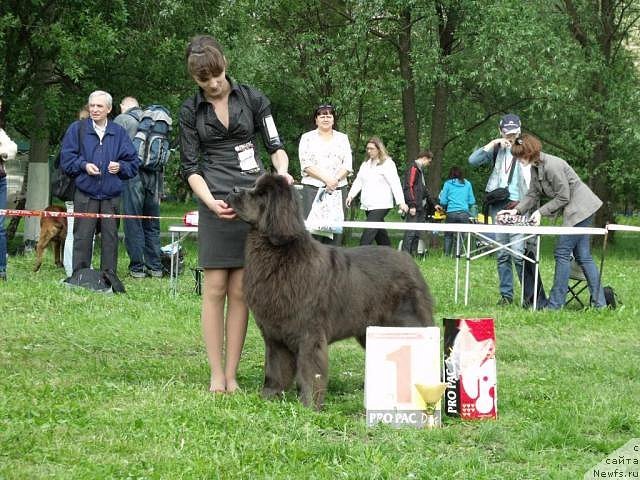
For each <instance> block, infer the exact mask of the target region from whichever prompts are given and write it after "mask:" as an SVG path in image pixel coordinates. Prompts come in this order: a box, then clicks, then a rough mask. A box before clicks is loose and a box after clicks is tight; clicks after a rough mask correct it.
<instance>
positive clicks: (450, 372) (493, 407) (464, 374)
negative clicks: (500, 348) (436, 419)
mask: <svg viewBox="0 0 640 480" xmlns="http://www.w3.org/2000/svg"><path fill="white" fill-rule="evenodd" d="M444 375H445V382H446V383H447V389H446V391H445V412H446V414H447V415H450V416H455V417H461V418H464V419H481V418H497V417H498V390H497V375H496V336H495V330H494V323H493V319H492V318H477V319H450V318H445V319H444Z"/></svg>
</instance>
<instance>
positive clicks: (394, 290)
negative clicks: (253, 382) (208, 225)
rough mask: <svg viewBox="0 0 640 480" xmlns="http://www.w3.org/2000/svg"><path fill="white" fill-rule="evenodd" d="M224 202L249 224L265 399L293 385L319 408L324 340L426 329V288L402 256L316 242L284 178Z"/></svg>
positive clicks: (429, 313)
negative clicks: (370, 331)
mask: <svg viewBox="0 0 640 480" xmlns="http://www.w3.org/2000/svg"><path fill="white" fill-rule="evenodd" d="M227 203H229V204H230V205H231V206H232V207H233V209H234V210H235V211H236V213H237V214H238V217H240V218H241V219H242V220H244V221H246V222H247V223H249V224H250V225H251V230H250V231H249V235H248V237H247V246H246V251H245V255H246V260H245V270H244V277H243V288H244V294H245V298H246V300H247V305H248V306H249V308H250V309H251V311H252V312H253V315H254V318H255V320H256V323H257V324H258V327H259V328H260V332H261V333H262V337H263V338H264V342H265V347H266V352H265V367H264V368H265V378H264V387H263V389H262V394H263V396H265V397H273V396H276V395H278V394H281V393H282V392H284V391H285V390H287V389H288V388H289V387H290V386H291V384H292V383H293V382H294V381H295V382H296V383H297V384H298V388H299V393H300V400H301V401H302V403H303V404H304V405H306V406H313V407H315V408H316V409H320V408H321V407H322V403H323V401H324V395H325V392H326V388H327V374H328V372H329V344H330V343H333V342H335V341H337V340H342V339H345V338H349V337H355V338H356V340H357V341H358V342H359V343H360V345H362V346H363V347H364V346H365V342H366V331H367V327H368V326H370V325H377V326H383V327H427V326H432V325H433V300H432V298H431V294H430V292H429V288H428V287H427V284H426V283H425V280H424V278H423V276H422V273H421V272H420V270H419V269H418V267H417V266H416V264H415V262H414V261H413V260H412V259H411V257H410V256H409V255H407V254H406V253H402V252H397V251H395V250H393V249H392V248H388V247H378V246H367V247H355V248H339V247H330V246H327V245H323V244H322V243H320V242H318V241H316V240H314V239H313V238H311V235H310V234H309V233H308V232H307V230H306V229H305V224H304V220H303V218H302V213H301V211H300V208H299V205H298V202H297V200H296V194H295V192H294V190H293V188H292V187H291V186H289V185H287V183H286V180H285V179H284V177H281V176H278V175H263V176H262V177H260V178H259V179H258V181H257V183H256V186H255V188H253V189H250V190H237V191H236V192H234V193H231V194H229V196H228V197H227Z"/></svg>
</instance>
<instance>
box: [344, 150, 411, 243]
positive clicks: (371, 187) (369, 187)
mask: <svg viewBox="0 0 640 480" xmlns="http://www.w3.org/2000/svg"><path fill="white" fill-rule="evenodd" d="M359 193H361V196H360V205H361V208H362V209H363V210H364V211H365V213H366V215H367V222H383V221H384V217H386V216H387V213H389V210H391V209H392V208H393V205H394V200H395V204H396V205H398V206H399V207H400V209H401V210H402V211H403V212H407V211H408V210H409V207H408V206H407V204H406V203H405V201H404V194H403V193H402V185H401V184H400V177H398V170H397V169H396V164H395V163H394V162H393V160H392V159H391V157H389V154H388V153H387V150H386V149H385V147H384V144H383V143H382V140H380V139H379V138H378V137H371V138H370V139H369V141H368V142H367V160H366V161H365V162H364V163H363V164H362V165H361V166H360V170H358V175H357V176H356V179H355V181H354V182H353V185H352V186H351V190H349V194H348V195H347V206H348V207H350V206H351V202H352V201H353V199H354V198H355V197H356V196H357V195H358V194H359ZM374 240H375V241H376V243H377V244H378V245H386V246H391V240H389V234H388V233H387V231H386V230H385V229H383V228H372V229H366V230H365V231H364V232H362V236H361V237H360V245H371V244H372V243H373V241H374Z"/></svg>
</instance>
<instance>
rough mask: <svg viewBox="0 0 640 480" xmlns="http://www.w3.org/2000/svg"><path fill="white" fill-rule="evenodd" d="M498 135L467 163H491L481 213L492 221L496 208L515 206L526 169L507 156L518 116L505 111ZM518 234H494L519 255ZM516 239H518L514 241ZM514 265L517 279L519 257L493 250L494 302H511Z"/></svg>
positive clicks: (524, 189) (521, 249) (517, 130)
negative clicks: (495, 268)
mask: <svg viewBox="0 0 640 480" xmlns="http://www.w3.org/2000/svg"><path fill="white" fill-rule="evenodd" d="M499 132H500V137H498V138H496V139H494V140H491V141H490V142H489V143H487V144H486V145H485V146H484V147H482V148H479V149H477V150H476V151H474V152H473V153H472V154H471V156H470V157H469V163H470V164H471V165H472V166H474V167H478V166H481V165H487V164H489V165H490V164H493V167H492V170H491V174H490V175H489V180H488V181H487V186H486V188H485V204H487V203H488V209H487V208H485V216H486V215H487V214H488V215H489V216H491V218H492V219H493V221H494V223H495V221H496V218H497V213H498V212H499V211H500V210H504V209H511V208H515V206H516V205H517V204H518V203H519V201H520V199H521V198H523V197H524V196H525V195H526V193H527V189H528V186H527V184H528V178H529V176H530V172H529V171H528V170H527V171H525V169H524V168H523V167H522V165H520V163H519V162H518V161H517V160H516V159H515V158H514V157H513V156H512V155H511V145H512V143H513V142H514V141H515V140H516V138H517V137H518V136H519V135H520V133H521V123H520V117H518V116H517V115H515V114H513V113H509V114H507V115H505V116H503V117H502V118H501V119H500V124H499ZM523 238H524V235H522V234H517V233H516V234H508V233H496V234H495V240H496V241H497V242H499V243H500V244H502V245H505V244H508V243H511V242H515V243H513V244H512V245H510V248H511V249H512V250H514V251H516V252H518V253H520V254H523V253H524V249H525V242H524V241H523ZM518 240H520V241H518ZM512 261H513V264H514V265H515V267H516V273H517V275H518V278H519V279H522V262H523V260H522V257H519V256H517V255H514V254H512V253H510V252H509V251H507V250H505V249H500V250H498V252H497V264H498V278H499V280H500V300H499V301H498V305H509V304H511V303H512V302H513V269H512V266H511V265H512Z"/></svg>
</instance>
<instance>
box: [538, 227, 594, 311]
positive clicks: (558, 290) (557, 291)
mask: <svg viewBox="0 0 640 480" xmlns="http://www.w3.org/2000/svg"><path fill="white" fill-rule="evenodd" d="M592 222H593V216H591V217H589V218H587V219H586V220H583V221H581V222H580V223H578V224H577V225H576V227H590V226H591V224H592ZM572 253H573V256H574V258H575V259H576V263H577V264H578V265H580V268H582V271H583V272H584V276H585V278H586V279H587V284H588V285H589V291H590V292H591V298H592V303H593V305H594V306H596V307H604V306H606V301H605V299H604V290H603V289H602V285H600V274H599V272H598V267H596V264H595V263H594V261H593V258H592V257H591V243H590V237H589V235H560V236H558V240H557V241H556V249H555V252H554V256H555V259H556V271H555V274H554V276H553V287H552V288H551V294H550V295H549V304H548V305H547V307H548V308H549V309H551V310H559V309H561V308H562V307H564V304H565V301H566V299H567V291H568V290H569V276H570V274H571V254H572ZM594 299H595V300H594Z"/></svg>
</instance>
